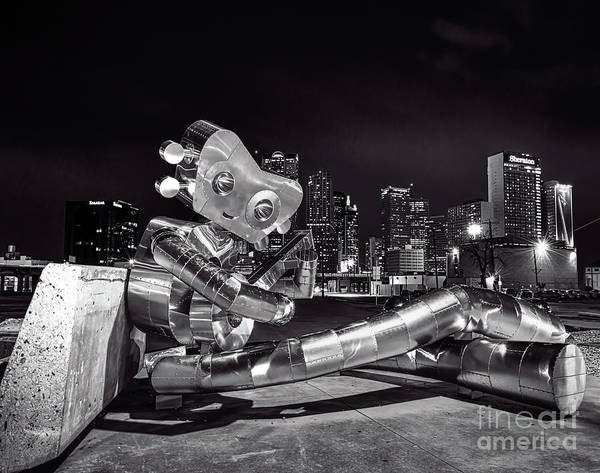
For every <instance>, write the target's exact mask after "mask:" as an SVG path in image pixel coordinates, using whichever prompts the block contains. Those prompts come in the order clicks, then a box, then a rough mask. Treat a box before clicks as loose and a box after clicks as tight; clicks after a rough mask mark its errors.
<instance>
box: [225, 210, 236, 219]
mask: <svg viewBox="0 0 600 473" xmlns="http://www.w3.org/2000/svg"><path fill="white" fill-rule="evenodd" d="M223 217H225V218H226V219H228V220H233V219H234V218H235V217H234V216H233V215H229V214H228V213H227V212H223Z"/></svg>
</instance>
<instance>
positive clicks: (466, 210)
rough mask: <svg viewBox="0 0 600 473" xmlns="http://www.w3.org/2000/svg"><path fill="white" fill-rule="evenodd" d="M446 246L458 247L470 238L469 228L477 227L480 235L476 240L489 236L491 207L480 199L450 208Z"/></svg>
mask: <svg viewBox="0 0 600 473" xmlns="http://www.w3.org/2000/svg"><path fill="white" fill-rule="evenodd" d="M446 215H447V220H448V245H449V246H451V247H454V246H460V245H461V244H462V243H464V242H466V241H468V240H469V238H471V235H470V234H469V231H468V229H469V227H470V226H471V225H473V224H475V225H479V226H480V228H481V234H480V235H479V236H478V238H484V237H487V236H488V234H489V221H490V220H491V219H492V206H491V204H490V203H489V202H486V201H485V200H482V199H475V200H469V201H467V202H465V203H463V204H460V205H455V206H454V207H450V208H449V209H448V211H447V214H446ZM494 236H496V235H494Z"/></svg>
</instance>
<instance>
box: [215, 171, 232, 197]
mask: <svg viewBox="0 0 600 473" xmlns="http://www.w3.org/2000/svg"><path fill="white" fill-rule="evenodd" d="M234 185H235V179H234V178H233V176H232V175H231V173H229V172H227V171H223V172H220V173H219V174H217V175H216V176H215V177H214V178H213V182H212V188H213V190H214V191H215V193H216V194H219V195H227V194H230V193H231V191H232V190H233V186H234Z"/></svg>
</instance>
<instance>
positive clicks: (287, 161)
mask: <svg viewBox="0 0 600 473" xmlns="http://www.w3.org/2000/svg"><path fill="white" fill-rule="evenodd" d="M299 162H300V157H299V155H298V153H282V152H281V151H275V152H274V153H273V154H271V155H269V154H264V155H263V157H262V163H261V166H260V167H261V169H262V170H263V171H267V172H272V173H274V174H279V175H280V176H283V177H287V178H288V179H293V180H295V181H297V180H298V178H299V173H300V169H299ZM290 224H291V226H290V229H289V231H288V233H287V235H291V233H290V232H292V231H293V230H295V229H296V214H294V215H292V217H291V218H290ZM286 238H288V237H287V236H286V235H281V234H279V233H277V232H272V233H271V234H270V235H269V246H268V249H267V252H266V253H268V254H270V253H274V252H276V251H278V250H279V249H280V248H281V247H282V246H283V245H284V243H285V242H286ZM257 253H260V252H257ZM263 253H264V252H263ZM257 256H258V255H257ZM257 259H258V260H259V261H260V259H261V258H260V256H258V258H257Z"/></svg>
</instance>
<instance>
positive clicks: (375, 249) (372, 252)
mask: <svg viewBox="0 0 600 473" xmlns="http://www.w3.org/2000/svg"><path fill="white" fill-rule="evenodd" d="M382 265H383V241H382V240H381V238H379V237H374V236H372V237H369V238H368V240H367V241H366V242H365V269H366V270H367V271H371V270H372V269H373V267H374V266H379V267H381V266H382Z"/></svg>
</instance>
